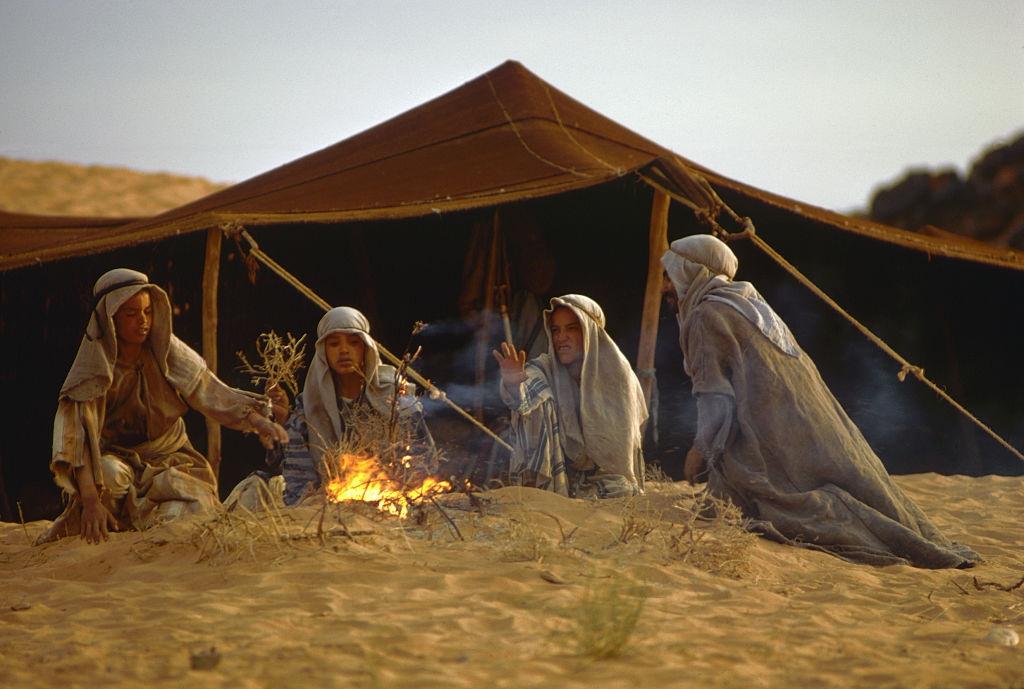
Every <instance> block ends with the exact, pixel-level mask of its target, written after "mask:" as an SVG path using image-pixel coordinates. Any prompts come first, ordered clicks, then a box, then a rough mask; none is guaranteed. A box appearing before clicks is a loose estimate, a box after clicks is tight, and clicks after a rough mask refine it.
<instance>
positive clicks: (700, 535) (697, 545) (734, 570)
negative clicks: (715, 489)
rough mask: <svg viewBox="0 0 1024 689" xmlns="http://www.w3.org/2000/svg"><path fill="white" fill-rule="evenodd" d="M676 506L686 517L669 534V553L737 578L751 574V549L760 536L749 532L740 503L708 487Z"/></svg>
mask: <svg viewBox="0 0 1024 689" xmlns="http://www.w3.org/2000/svg"><path fill="white" fill-rule="evenodd" d="M676 507H678V508H679V509H681V510H682V511H683V512H684V513H685V514H686V519H685V520H684V521H683V523H682V524H680V525H679V527H678V529H676V530H674V531H672V532H670V533H669V534H668V547H669V552H670V553H671V554H672V555H673V556H674V557H676V558H679V559H681V560H682V561H683V563H685V564H689V565H692V566H694V567H696V568H698V569H702V570H704V571H706V572H710V573H711V574H718V575H722V576H727V577H730V578H733V579H741V578H743V577H745V576H747V575H749V574H750V560H749V554H750V548H751V547H752V546H753V544H754V542H755V541H756V540H757V536H756V535H755V534H753V533H752V532H751V531H749V529H748V525H749V520H748V519H747V518H746V517H744V516H743V513H742V512H740V509H739V508H738V507H737V506H736V505H734V504H733V503H732V502H730V501H728V500H722V499H719V498H716V497H714V496H712V495H711V494H710V493H708V492H707V491H706V490H704V491H700V492H696V493H694V494H693V495H692V496H690V497H689V498H684V499H683V500H681V501H680V502H679V503H677V504H676Z"/></svg>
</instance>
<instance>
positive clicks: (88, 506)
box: [81, 495, 118, 543]
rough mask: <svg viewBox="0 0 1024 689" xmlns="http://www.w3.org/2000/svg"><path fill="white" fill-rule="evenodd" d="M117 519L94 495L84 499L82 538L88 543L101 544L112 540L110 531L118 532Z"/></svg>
mask: <svg viewBox="0 0 1024 689" xmlns="http://www.w3.org/2000/svg"><path fill="white" fill-rule="evenodd" d="M117 528H118V527H117V519H115V518H114V515H112V514H111V513H110V510H108V509H107V508H106V506H105V505H104V504H103V503H102V502H100V499H99V497H97V496H96V495H92V496H90V497H83V498H82V532H81V533H82V538H83V539H84V540H85V542H86V543H99V542H100V541H101V540H103V541H106V540H108V539H109V538H110V536H109V535H108V530H109V531H117Z"/></svg>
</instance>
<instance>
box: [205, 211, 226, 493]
mask: <svg viewBox="0 0 1024 689" xmlns="http://www.w3.org/2000/svg"><path fill="white" fill-rule="evenodd" d="M221 237H222V234H221V230H220V228H219V227H213V228H210V229H209V230H207V231H206V257H205V260H204V262H203V358H204V359H206V365H207V366H209V367H210V372H211V373H213V374H214V375H216V374H217V287H218V283H219V282H220V245H221ZM206 459H207V460H208V461H209V462H210V467H211V468H212V469H213V475H214V476H215V477H216V478H217V479H218V480H219V479H220V424H219V423H217V422H216V421H214V420H213V419H211V418H209V417H207V418H206Z"/></svg>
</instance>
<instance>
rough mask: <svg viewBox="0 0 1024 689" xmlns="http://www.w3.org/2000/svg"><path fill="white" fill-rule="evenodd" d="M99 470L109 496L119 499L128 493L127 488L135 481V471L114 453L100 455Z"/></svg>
mask: <svg viewBox="0 0 1024 689" xmlns="http://www.w3.org/2000/svg"><path fill="white" fill-rule="evenodd" d="M100 470H101V471H102V473H103V485H105V486H106V487H107V490H109V491H110V497H112V498H114V499H115V500H120V499H121V498H123V497H124V496H125V495H127V494H128V489H129V488H131V486H132V483H134V482H135V473H134V472H133V471H132V468H131V467H130V466H128V464H126V463H125V462H124V460H122V459H120V458H118V457H115V456H114V455H103V456H102V457H100Z"/></svg>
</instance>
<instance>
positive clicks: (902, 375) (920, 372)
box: [896, 364, 924, 383]
mask: <svg viewBox="0 0 1024 689" xmlns="http://www.w3.org/2000/svg"><path fill="white" fill-rule="evenodd" d="M908 373H913V374H914V377H915V378H917V379H918V380H923V379H924V369H923V368H921V367H920V366H914V365H912V364H903V368H901V369H900V372H899V373H897V374H896V377H897V378H899V381H900V382H901V383H902V382H903V381H905V380H906V379H907V374H908Z"/></svg>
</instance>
